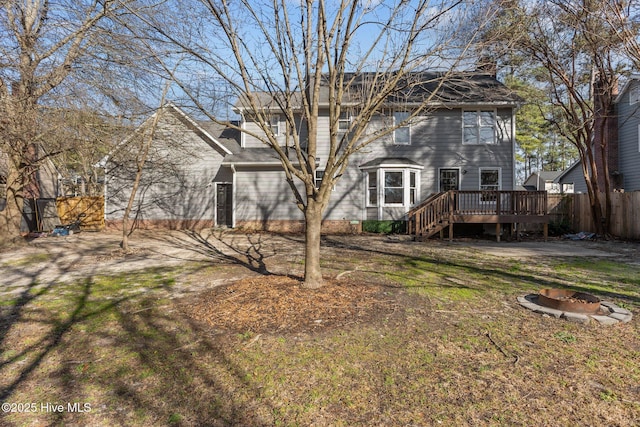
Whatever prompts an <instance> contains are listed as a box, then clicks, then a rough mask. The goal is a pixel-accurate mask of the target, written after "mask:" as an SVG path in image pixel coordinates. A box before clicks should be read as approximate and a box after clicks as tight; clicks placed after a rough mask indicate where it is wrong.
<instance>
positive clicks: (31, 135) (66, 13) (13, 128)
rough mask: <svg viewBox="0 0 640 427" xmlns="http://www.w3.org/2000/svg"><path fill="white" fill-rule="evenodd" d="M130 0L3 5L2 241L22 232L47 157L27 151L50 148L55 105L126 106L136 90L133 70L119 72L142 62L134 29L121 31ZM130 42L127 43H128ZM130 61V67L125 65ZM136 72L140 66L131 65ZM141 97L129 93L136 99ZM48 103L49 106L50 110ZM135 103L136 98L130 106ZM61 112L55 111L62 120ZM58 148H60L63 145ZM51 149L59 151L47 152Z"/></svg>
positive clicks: (16, 0) (15, 0)
mask: <svg viewBox="0 0 640 427" xmlns="http://www.w3.org/2000/svg"><path fill="white" fill-rule="evenodd" d="M127 4H128V2H127V1H100V0H80V1H78V0H74V1H71V0H6V1H3V2H0V39H2V44H1V45H0V152H2V153H3V156H4V163H5V165H4V168H5V169H6V171H5V175H6V199H7V200H6V207H5V209H4V210H3V211H2V212H0V235H1V236H2V237H3V241H10V240H15V239H16V238H17V237H19V235H20V221H21V215H22V210H23V203H24V195H25V186H29V185H33V184H34V180H33V173H32V172H33V171H34V170H37V168H38V165H39V163H40V162H41V161H42V158H41V156H39V155H36V156H27V155H26V153H27V151H28V150H27V148H28V147H30V146H32V144H35V146H36V147H37V146H38V145H40V144H43V145H46V144H47V143H48V139H49V138H50V134H48V133H47V132H48V129H49V130H50V129H51V126H50V125H51V124H50V123H47V126H44V127H43V126H42V124H43V121H44V120H43V117H45V116H47V115H48V114H51V111H52V110H51V109H53V108H60V107H63V108H70V109H74V108H75V109H77V108H78V105H74V102H73V100H74V99H75V100H78V99H82V102H81V103H79V104H81V108H86V106H87V105H88V104H87V100H92V101H93V102H94V104H95V105H94V107H96V108H97V107H99V106H100V105H101V104H102V105H104V104H109V105H110V106H111V107H113V106H114V105H115V106H116V107H119V106H124V105H125V103H123V102H121V99H118V98H120V97H121V96H122V95H123V94H125V93H127V94H130V93H131V92H132V91H131V90H128V89H127V90H121V89H123V85H122V83H123V82H127V83H129V82H132V81H133V80H135V76H133V75H132V73H133V71H132V72H127V73H124V72H122V73H118V79H114V78H112V76H115V73H112V72H113V71H114V70H115V69H117V68H119V69H120V71H121V70H122V66H123V65H128V66H130V65H131V64H134V63H136V61H135V60H132V59H131V58H128V59H127V60H126V61H124V58H126V56H127V55H129V54H131V52H135V49H133V47H132V46H131V45H132V43H131V39H130V38H129V36H130V33H126V32H118V31H116V29H117V25H116V22H117V21H116V18H118V19H119V18H120V17H121V16H120V15H121V14H122V12H123V11H126V9H125V8H124V6H125V5H127ZM125 41H126V43H125ZM125 63H126V64H125ZM130 69H131V70H133V68H130ZM133 99H135V98H134V97H129V100H130V101H131V100H133ZM44 106H47V107H48V108H49V109H50V110H48V111H45V109H44V108H43V107H44ZM131 106H135V103H134V102H129V105H128V106H127V108H129V107H131ZM59 113H60V112H59V111H58V112H57V113H56V115H57V116H58V117H61V116H60V114H59ZM58 148H59V147H58ZM47 151H48V152H49V153H50V154H53V153H55V152H57V151H58V150H47Z"/></svg>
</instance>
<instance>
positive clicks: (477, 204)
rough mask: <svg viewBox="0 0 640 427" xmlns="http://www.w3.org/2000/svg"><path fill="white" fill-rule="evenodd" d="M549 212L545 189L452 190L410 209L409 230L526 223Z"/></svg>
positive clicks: (425, 232)
mask: <svg viewBox="0 0 640 427" xmlns="http://www.w3.org/2000/svg"><path fill="white" fill-rule="evenodd" d="M546 214H547V192H546V191H462V190H451V191H448V192H446V193H439V194H435V195H432V196H430V197H429V198H428V199H426V200H425V201H424V202H422V203H420V204H419V205H417V206H415V207H414V208H413V209H412V210H411V211H409V213H408V215H407V216H408V228H407V231H408V233H409V234H413V235H416V236H431V235H433V234H434V233H435V232H437V231H439V230H441V229H442V228H444V227H445V226H447V225H448V224H451V223H455V222H483V221H484V220H486V222H491V223H495V222H499V221H500V220H504V222H517V221H516V220H518V219H521V221H518V222H527V217H529V218H530V217H534V216H535V217H542V216H545V215H546Z"/></svg>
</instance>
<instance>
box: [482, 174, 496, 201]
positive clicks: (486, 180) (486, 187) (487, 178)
mask: <svg viewBox="0 0 640 427" xmlns="http://www.w3.org/2000/svg"><path fill="white" fill-rule="evenodd" d="M500 174H501V171H500V168H480V190H482V191H499V190H500V181H501V179H500ZM481 200H482V201H483V202H495V201H496V198H495V195H491V194H483V195H482V199H481Z"/></svg>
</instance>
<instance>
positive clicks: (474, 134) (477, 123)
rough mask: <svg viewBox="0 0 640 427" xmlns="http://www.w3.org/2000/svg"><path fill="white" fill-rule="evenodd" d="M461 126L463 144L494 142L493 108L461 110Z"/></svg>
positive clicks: (494, 118)
mask: <svg viewBox="0 0 640 427" xmlns="http://www.w3.org/2000/svg"><path fill="white" fill-rule="evenodd" d="M462 127H463V129H462V143H463V144H469V145H480V144H495V143H496V112H495V111H494V110H476V111H463V112H462Z"/></svg>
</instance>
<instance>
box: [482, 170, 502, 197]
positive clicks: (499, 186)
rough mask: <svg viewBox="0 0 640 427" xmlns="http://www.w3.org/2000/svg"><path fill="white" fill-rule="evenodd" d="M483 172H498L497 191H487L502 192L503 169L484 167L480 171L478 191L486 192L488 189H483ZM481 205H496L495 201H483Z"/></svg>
mask: <svg viewBox="0 0 640 427" xmlns="http://www.w3.org/2000/svg"><path fill="white" fill-rule="evenodd" d="M483 171H498V188H497V189H496V190H487V191H501V190H502V168H501V167H493V168H492V167H482V168H479V169H478V189H479V190H480V191H484V190H486V189H484V188H482V172H483ZM480 202H481V203H495V202H496V201H495V200H481V201H480Z"/></svg>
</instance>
